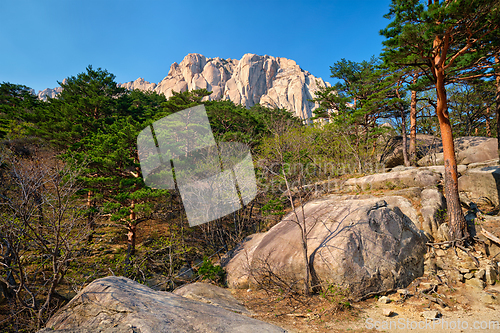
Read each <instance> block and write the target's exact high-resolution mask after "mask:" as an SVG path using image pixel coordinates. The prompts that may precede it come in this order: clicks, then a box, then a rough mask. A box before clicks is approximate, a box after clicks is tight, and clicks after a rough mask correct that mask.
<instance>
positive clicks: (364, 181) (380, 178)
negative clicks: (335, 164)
mask: <svg viewBox="0 0 500 333" xmlns="http://www.w3.org/2000/svg"><path fill="white" fill-rule="evenodd" d="M440 180H441V174H439V173H436V172H433V171H431V170H427V169H424V168H412V169H408V170H403V171H395V172H385V173H377V174H374V175H369V176H364V177H360V178H351V179H348V180H347V181H346V182H345V183H344V186H345V187H346V189H348V190H356V189H359V190H369V189H394V188H407V187H427V186H435V185H437V184H438V183H439V182H440Z"/></svg>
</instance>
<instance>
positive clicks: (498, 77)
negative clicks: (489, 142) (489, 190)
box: [495, 55, 500, 163]
mask: <svg viewBox="0 0 500 333" xmlns="http://www.w3.org/2000/svg"><path fill="white" fill-rule="evenodd" d="M495 63H496V64H498V63H500V56H498V55H497V56H495ZM495 76H496V81H497V95H496V98H495V101H496V105H497V140H498V155H499V156H500V69H498V68H497V70H496V72H495ZM499 163H500V160H499Z"/></svg>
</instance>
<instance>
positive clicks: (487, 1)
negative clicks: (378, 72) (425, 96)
mask: <svg viewBox="0 0 500 333" xmlns="http://www.w3.org/2000/svg"><path fill="white" fill-rule="evenodd" d="M499 9H500V4H499V3H498V1H497V0H456V1H437V2H433V3H431V4H429V5H427V6H425V5H424V4H423V3H421V1H419V0H393V1H392V3H391V5H390V10H389V13H388V14H387V15H385V17H386V18H388V19H392V22H391V23H389V25H388V26H387V28H385V29H383V30H381V31H380V33H381V35H383V36H385V37H386V40H385V41H384V42H383V44H384V46H385V50H384V53H383V57H384V59H385V61H387V62H391V63H393V64H394V65H397V66H398V67H400V68H407V67H412V68H417V69H418V70H419V71H421V72H422V73H423V75H422V76H421V79H420V80H419V82H418V83H417V84H416V85H415V87H421V88H422V87H425V86H428V85H429V84H431V83H432V84H433V83H435V82H436V76H435V75H433V71H434V70H435V68H436V67H435V66H436V64H435V63H434V60H436V59H435V57H436V55H438V56H439V57H440V59H441V60H440V61H441V62H442V66H443V68H444V76H445V78H444V80H445V82H446V83H451V82H453V81H455V80H456V79H457V78H461V79H463V78H470V77H474V76H477V75H490V76H491V75H493V74H492V71H491V68H492V67H491V66H492V65H493V59H492V56H493V55H495V54H496V53H497V52H498V50H499V47H500V45H499V43H498V22H499V21H500V10H499ZM443 38H444V39H446V41H445V40H443ZM443 47H449V49H447V51H448V52H445V53H443V54H442V53H441V50H442V48H443ZM438 65H439V66H441V64H438Z"/></svg>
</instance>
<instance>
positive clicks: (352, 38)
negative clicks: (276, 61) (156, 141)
mask: <svg viewBox="0 0 500 333" xmlns="http://www.w3.org/2000/svg"><path fill="white" fill-rule="evenodd" d="M389 4H390V0H359V1H346V0H330V1H319V0H309V1H306V0H304V1H302V0H300V1H299V0H288V1H281V0H276V1H274V0H267V1H260V0H254V1H241V0H232V1H225V0H220V1H198V0H183V1H180V0H178V1H169V0H154V1H153V0H134V1H132V0H97V1H95V0H0V45H1V46H2V48H1V52H0V82H3V81H5V82H11V83H18V84H24V85H26V86H28V87H31V88H33V89H35V90H36V91H38V90H41V89H44V88H53V87H56V86H58V84H57V81H62V80H63V79H64V78H65V77H68V76H72V75H77V74H78V73H81V72H83V71H85V68H86V67H87V66H88V65H92V66H93V67H94V68H97V67H101V68H104V69H107V70H108V71H109V72H111V73H113V74H115V75H116V81H117V82H126V81H132V80H135V79H137V78H138V77H143V78H144V79H145V80H147V81H150V82H159V81H161V80H162V79H163V78H164V77H165V76H166V75H167V74H168V71H169V68H170V65H171V64H172V63H173V62H178V63H179V62H181V61H182V59H183V58H184V56H186V55H187V54H188V53H201V54H203V55H205V56H206V57H210V58H211V57H221V58H232V59H240V58H241V57H242V56H243V55H244V54H245V53H255V54H259V55H264V54H267V55H271V56H275V57H285V58H289V59H293V60H295V61H296V62H297V64H298V65H300V67H302V68H303V69H305V70H307V71H309V72H311V73H312V74H313V75H315V76H317V77H321V78H323V79H324V80H325V81H329V82H333V79H331V78H330V66H332V65H333V64H334V63H335V62H336V61H339V60H341V59H342V58H345V59H348V60H353V61H362V60H367V59H369V58H370V57H371V56H372V55H377V54H379V53H380V51H381V49H382V45H381V42H382V40H383V38H382V37H381V36H379V33H378V32H379V30H380V29H382V28H384V27H385V26H387V24H388V23H389V20H387V19H384V18H383V15H384V14H385V13H387V12H388V10H389Z"/></svg>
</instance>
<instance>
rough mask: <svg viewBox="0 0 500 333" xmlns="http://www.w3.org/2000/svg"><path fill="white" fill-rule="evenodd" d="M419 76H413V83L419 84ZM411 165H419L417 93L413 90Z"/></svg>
mask: <svg viewBox="0 0 500 333" xmlns="http://www.w3.org/2000/svg"><path fill="white" fill-rule="evenodd" d="M417 78H418V75H417V74H416V73H414V74H413V83H416V82H417ZM409 155H410V165H417V92H416V91H415V90H412V92H411V102H410V149H409Z"/></svg>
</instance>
